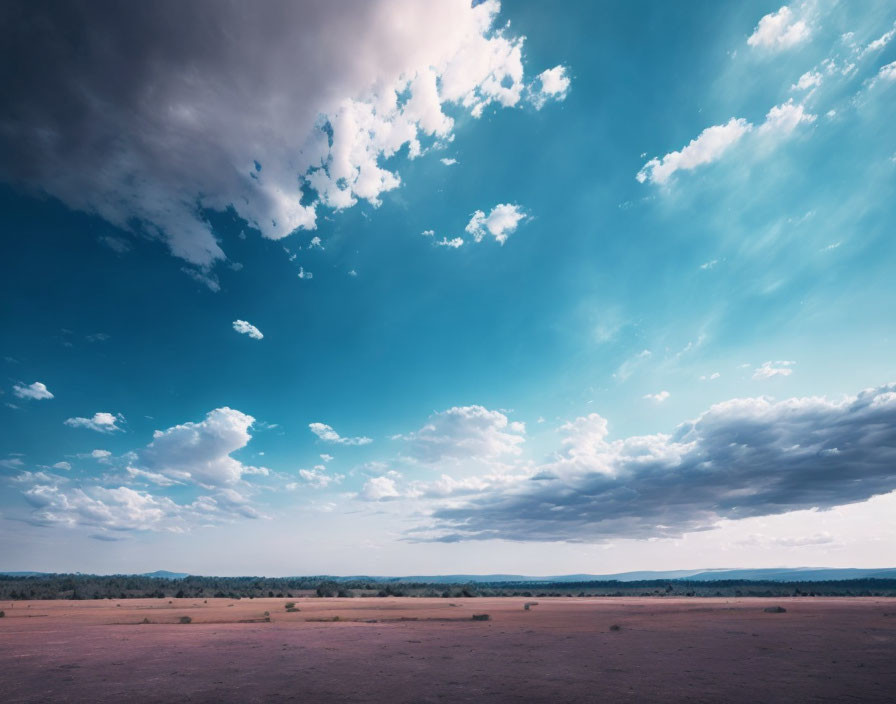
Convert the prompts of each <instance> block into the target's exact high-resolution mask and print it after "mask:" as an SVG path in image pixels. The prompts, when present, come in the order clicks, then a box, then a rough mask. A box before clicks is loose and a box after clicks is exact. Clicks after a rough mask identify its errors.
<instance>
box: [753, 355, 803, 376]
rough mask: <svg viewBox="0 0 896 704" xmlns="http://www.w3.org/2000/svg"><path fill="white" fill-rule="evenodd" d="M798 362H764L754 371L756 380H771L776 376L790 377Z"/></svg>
mask: <svg viewBox="0 0 896 704" xmlns="http://www.w3.org/2000/svg"><path fill="white" fill-rule="evenodd" d="M794 364H796V362H793V361H788V360H780V361H777V362H763V363H762V364H761V365H759V366H758V367H757V368H756V369H754V370H753V378H754V379H757V380H758V379H771V378H772V377H775V376H790V375H791V374H793V365H794Z"/></svg>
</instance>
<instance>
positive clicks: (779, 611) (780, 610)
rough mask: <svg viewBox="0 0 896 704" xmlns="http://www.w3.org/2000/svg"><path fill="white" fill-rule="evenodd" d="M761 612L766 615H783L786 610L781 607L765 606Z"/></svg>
mask: <svg viewBox="0 0 896 704" xmlns="http://www.w3.org/2000/svg"><path fill="white" fill-rule="evenodd" d="M763 611H765V613H767V614H783V613H787V609H785V608H784V607H783V606H766V607H765V608H764V609H763Z"/></svg>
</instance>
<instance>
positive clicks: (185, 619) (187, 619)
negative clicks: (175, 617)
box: [180, 616, 193, 623]
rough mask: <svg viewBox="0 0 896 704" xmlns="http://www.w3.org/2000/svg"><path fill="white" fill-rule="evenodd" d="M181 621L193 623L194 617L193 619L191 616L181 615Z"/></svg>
mask: <svg viewBox="0 0 896 704" xmlns="http://www.w3.org/2000/svg"><path fill="white" fill-rule="evenodd" d="M180 622H181V623H193V619H191V618H190V617H189V616H181V617H180Z"/></svg>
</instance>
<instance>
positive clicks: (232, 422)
mask: <svg viewBox="0 0 896 704" xmlns="http://www.w3.org/2000/svg"><path fill="white" fill-rule="evenodd" d="M254 422H255V419H254V418H253V417H252V416H249V415H246V414H245V413H241V412H240V411H237V410H234V409H232V408H228V407H226V406H225V407H222V408H216V409H215V410H213V411H210V412H209V413H208V414H206V416H205V419H204V420H202V421H200V422H198V423H184V424H182V425H175V426H173V427H171V428H168V429H167V430H157V431H155V433H153V440H152V442H151V443H150V444H149V445H147V446H146V447H145V448H144V449H143V450H140V451H139V452H138V453H137V461H136V462H134V465H135V466H136V467H137V468H138V469H143V470H145V471H149V472H154V473H157V474H162V475H164V476H166V477H168V478H170V479H177V480H181V481H184V480H190V481H193V482H196V483H197V484H200V485H202V486H222V485H230V484H235V483H236V482H238V481H239V480H240V479H241V478H242V476H243V475H244V474H255V473H264V472H265V471H266V470H264V468H257V467H251V466H247V465H244V464H243V463H242V462H240V461H239V460H236V459H234V458H233V457H231V456H230V455H231V453H233V452H236V451H237V450H240V449H242V448H244V447H245V446H246V445H248V444H249V441H250V440H251V439H252V436H251V435H250V434H249V428H251V427H252V424H253V423H254Z"/></svg>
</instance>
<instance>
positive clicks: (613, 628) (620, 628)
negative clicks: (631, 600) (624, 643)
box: [610, 623, 622, 631]
mask: <svg viewBox="0 0 896 704" xmlns="http://www.w3.org/2000/svg"><path fill="white" fill-rule="evenodd" d="M610 630H611V631H621V630H622V626H620V625H619V624H618V623H614V624H613V625H612V626H610Z"/></svg>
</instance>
